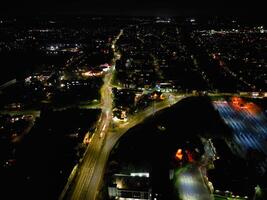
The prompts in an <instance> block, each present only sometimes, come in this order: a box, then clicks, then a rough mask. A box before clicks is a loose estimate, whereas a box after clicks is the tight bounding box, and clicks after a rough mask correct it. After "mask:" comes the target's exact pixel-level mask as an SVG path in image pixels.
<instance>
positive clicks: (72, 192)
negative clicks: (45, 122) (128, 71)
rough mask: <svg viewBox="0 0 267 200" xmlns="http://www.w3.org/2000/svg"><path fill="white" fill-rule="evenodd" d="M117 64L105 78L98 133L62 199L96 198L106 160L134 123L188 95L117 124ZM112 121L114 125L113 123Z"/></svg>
mask: <svg viewBox="0 0 267 200" xmlns="http://www.w3.org/2000/svg"><path fill="white" fill-rule="evenodd" d="M113 71H114V66H113V67H112V68H111V70H110V72H109V73H107V75H106V76H105V78H104V85H103V87H102V88H101V104H102V114H101V117H100V119H99V121H98V125H97V128H96V131H95V133H94V136H93V138H92V140H91V142H90V144H89V146H88V148H87V151H86V153H85V156H84V158H83V160H82V162H81V163H80V165H79V167H78V169H77V176H76V177H75V178H74V180H73V182H72V183H69V184H70V188H69V189H68V188H67V189H66V190H68V191H64V192H63V193H62V195H61V197H60V198H59V199H71V200H76V199H79V200H85V199H86V200H94V199H95V198H96V196H97V193H98V189H99V187H100V184H101V182H102V177H103V174H104V170H105V166H106V162H107V160H108V157H109V153H110V151H111V150H112V148H113V146H114V145H115V144H116V142H117V141H118V140H119V138H120V137H121V136H122V135H123V134H124V133H125V132H127V130H129V129H130V128H132V127H133V126H135V125H137V124H139V123H141V122H142V121H143V120H144V119H145V118H147V117H148V116H151V115H153V114H154V113H155V112H158V111H159V110H162V109H164V108H167V107H169V106H171V105H172V104H174V103H176V102H178V101H179V100H181V99H183V98H185V96H173V97H172V98H170V99H168V100H165V101H162V102H159V103H155V104H154V105H153V106H150V107H149V108H147V109H145V110H143V111H142V112H139V113H137V114H136V115H134V116H133V117H130V118H129V120H128V122H126V123H119V124H115V123H114V122H112V100H113V99H112V91H111V80H112V76H113ZM111 122H112V123H113V126H111Z"/></svg>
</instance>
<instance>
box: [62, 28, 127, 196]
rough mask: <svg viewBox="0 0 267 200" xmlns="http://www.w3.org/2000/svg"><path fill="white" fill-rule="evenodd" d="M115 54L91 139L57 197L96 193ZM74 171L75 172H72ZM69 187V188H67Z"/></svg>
mask: <svg viewBox="0 0 267 200" xmlns="http://www.w3.org/2000/svg"><path fill="white" fill-rule="evenodd" d="M122 34H123V30H121V31H120V33H119V34H118V36H117V37H116V38H115V39H114V40H113V42H112V48H113V50H114V48H115V47H114V46H115V44H116V42H117V40H118V39H119V37H120V36H121V35H122ZM114 54H115V59H114V60H113V65H112V66H111V68H110V70H109V71H108V72H107V73H106V75H105V77H104V79H103V81H104V84H103V86H102V88H101V90H100V94H101V106H102V113H101V116H100V118H99V120H98V123H97V126H96V129H95V133H94V135H93V138H92V139H91V142H90V144H89V145H88V148H87V150H86V152H85V154H84V157H83V159H82V161H81V163H80V164H79V166H78V168H75V169H77V176H76V177H74V180H72V178H70V177H73V176H74V175H73V174H71V175H70V177H69V180H68V182H67V184H66V186H65V188H64V190H63V192H62V193H61V195H60V197H59V199H71V200H73V199H75V200H76V199H79V200H80V199H87V200H88V199H94V198H95V195H96V190H93V189H92V187H93V186H95V185H96V184H97V181H96V180H95V179H94V177H93V174H95V173H96V170H98V169H97V168H96V164H97V162H99V160H101V157H100V154H101V151H102V147H103V146H102V145H103V144H104V143H103V142H104V140H105V138H106V135H107V132H108V129H109V126H110V122H111V120H112V101H113V98H112V90H111V80H112V77H113V72H114V70H115V66H114V63H115V62H116V59H118V58H119V57H118V56H117V55H116V52H114ZM74 173H75V172H74ZM69 187H70V188H69Z"/></svg>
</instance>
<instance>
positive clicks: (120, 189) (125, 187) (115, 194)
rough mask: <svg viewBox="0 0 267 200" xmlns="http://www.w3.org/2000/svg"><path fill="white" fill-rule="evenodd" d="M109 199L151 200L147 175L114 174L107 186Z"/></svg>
mask: <svg viewBox="0 0 267 200" xmlns="http://www.w3.org/2000/svg"><path fill="white" fill-rule="evenodd" d="M108 194H109V197H110V199H119V200H131V199H134V200H151V199H152V189H151V185H150V179H149V174H148V173H131V174H130V175H128V174H114V175H113V176H112V181H111V183H110V184H109V186H108Z"/></svg>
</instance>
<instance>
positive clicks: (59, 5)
mask: <svg viewBox="0 0 267 200" xmlns="http://www.w3.org/2000/svg"><path fill="white" fill-rule="evenodd" d="M264 8H265V6H264V5H263V3H262V2H259V1H253V4H248V3H247V2H240V1H235V2H233V1H230V0H227V1H223V2H217V1H211V0H208V1H205V2H199V1H197V0H188V1H183V2H181V1H171V0H165V1H159V0H156V1H153V2H148V1H141V0H131V1H127V2H126V1H123V0H117V1H107V0H100V1H94V2H90V1H87V2H84V1H81V0H78V1H76V2H67V1H57V2H53V1H52V0H47V1H42V2H31V1H28V2H26V3H22V2H16V1H15V0H11V1H8V2H6V4H4V5H2V6H1V8H0V11H1V15H2V16H33V15H117V16H188V15H203V16H207V15H208V16H213V15H219V16H229V15H231V16H250V17H257V18H261V17H265V16H266V12H264Z"/></svg>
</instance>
